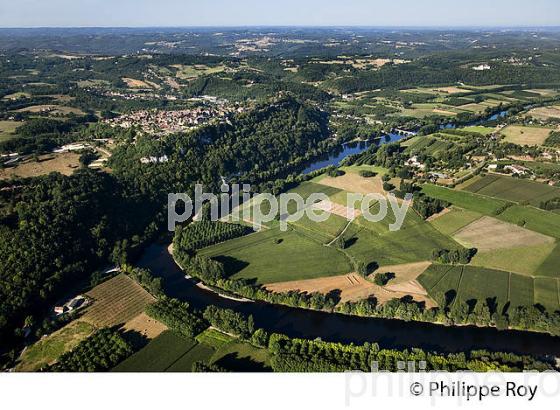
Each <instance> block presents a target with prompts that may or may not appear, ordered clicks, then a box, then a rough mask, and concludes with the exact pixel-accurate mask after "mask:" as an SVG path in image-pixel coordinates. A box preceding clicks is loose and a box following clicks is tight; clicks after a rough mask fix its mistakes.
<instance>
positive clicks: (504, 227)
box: [453, 216, 554, 252]
mask: <svg viewBox="0 0 560 410" xmlns="http://www.w3.org/2000/svg"><path fill="white" fill-rule="evenodd" d="M453 239H455V240H456V241H457V242H459V243H460V244H462V245H463V246H465V247H468V248H476V249H478V250H479V252H485V251H492V250H496V249H507V248H519V247H523V246H538V245H550V244H553V243H554V238H551V237H549V236H546V235H543V234H540V233H537V232H533V231H530V230H528V229H524V228H521V227H519V226H517V225H513V224H510V223H506V222H502V221H500V220H498V219H495V218H491V217H488V216H483V217H482V218H480V219H478V220H476V221H474V222H472V223H470V224H468V225H467V226H465V227H464V228H462V229H460V230H459V231H457V232H456V233H455V234H454V235H453Z"/></svg>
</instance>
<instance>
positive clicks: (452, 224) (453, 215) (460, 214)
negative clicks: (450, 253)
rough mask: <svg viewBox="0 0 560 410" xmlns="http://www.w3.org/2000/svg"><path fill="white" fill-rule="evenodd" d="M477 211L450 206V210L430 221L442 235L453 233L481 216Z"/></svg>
mask: <svg viewBox="0 0 560 410" xmlns="http://www.w3.org/2000/svg"><path fill="white" fill-rule="evenodd" d="M481 217H482V215H481V214H479V213H477V212H472V211H467V210H465V209H460V208H452V209H451V211H450V212H448V213H446V214H444V215H442V216H440V217H438V218H436V219H434V220H433V221H431V222H430V223H431V225H432V226H433V227H434V228H436V229H437V230H438V231H440V232H441V233H443V234H444V235H453V234H454V233H455V232H457V231H458V230H459V229H461V228H464V227H465V226H467V225H468V224H470V223H471V222H474V221H476V220H477V219H479V218H481Z"/></svg>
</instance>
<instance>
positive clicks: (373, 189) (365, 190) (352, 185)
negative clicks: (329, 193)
mask: <svg viewBox="0 0 560 410" xmlns="http://www.w3.org/2000/svg"><path fill="white" fill-rule="evenodd" d="M317 182H318V183H319V184H321V185H326V186H330V187H333V188H338V189H341V190H343V191H346V192H350V193H360V194H364V195H366V194H371V193H378V194H385V191H384V190H383V181H381V177H380V176H376V177H373V178H364V177H361V176H360V175H359V174H357V173H355V172H347V173H346V174H344V175H342V176H339V177H336V178H332V177H324V178H321V179H320V180H318V181H317Z"/></svg>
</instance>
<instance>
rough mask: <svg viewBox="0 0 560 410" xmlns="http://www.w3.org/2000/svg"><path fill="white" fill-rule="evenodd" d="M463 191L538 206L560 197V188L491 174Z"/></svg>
mask: <svg viewBox="0 0 560 410" xmlns="http://www.w3.org/2000/svg"><path fill="white" fill-rule="evenodd" d="M463 190H464V191H468V192H473V193H476V194H480V195H485V196H491V197H495V198H500V199H503V200H506V201H514V202H525V201H528V202H530V203H531V204H533V205H536V206H538V205H539V204H540V203H541V202H542V201H546V200H548V199H552V198H557V197H560V188H557V187H552V186H550V185H547V184H542V183H539V182H534V181H529V180H525V179H519V178H513V177H509V176H504V175H496V174H489V175H486V176H484V177H482V178H480V179H477V180H475V181H474V182H473V183H471V184H469V185H467V186H466V187H465V188H463Z"/></svg>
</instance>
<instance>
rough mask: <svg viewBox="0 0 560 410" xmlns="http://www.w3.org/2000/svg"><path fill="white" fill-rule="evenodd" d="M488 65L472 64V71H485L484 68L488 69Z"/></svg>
mask: <svg viewBox="0 0 560 410" xmlns="http://www.w3.org/2000/svg"><path fill="white" fill-rule="evenodd" d="M490 68H491V67H490V65H489V64H480V65H477V66H474V67H473V68H472V69H473V70H474V71H485V70H490Z"/></svg>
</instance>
